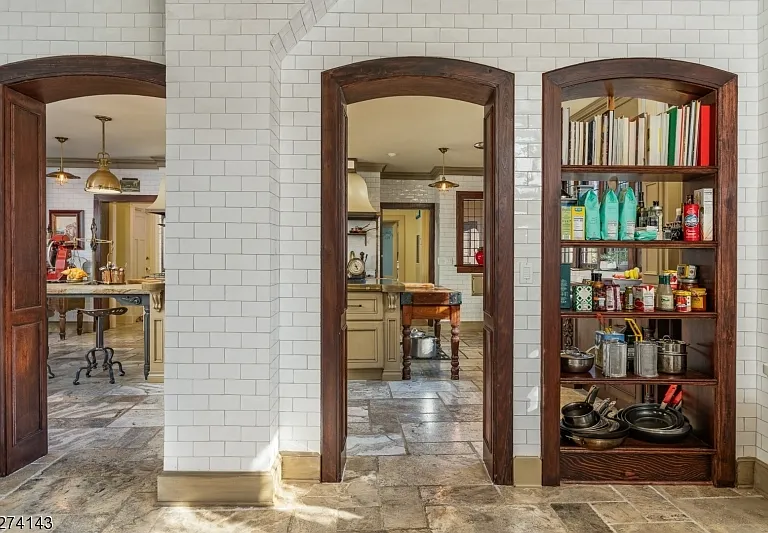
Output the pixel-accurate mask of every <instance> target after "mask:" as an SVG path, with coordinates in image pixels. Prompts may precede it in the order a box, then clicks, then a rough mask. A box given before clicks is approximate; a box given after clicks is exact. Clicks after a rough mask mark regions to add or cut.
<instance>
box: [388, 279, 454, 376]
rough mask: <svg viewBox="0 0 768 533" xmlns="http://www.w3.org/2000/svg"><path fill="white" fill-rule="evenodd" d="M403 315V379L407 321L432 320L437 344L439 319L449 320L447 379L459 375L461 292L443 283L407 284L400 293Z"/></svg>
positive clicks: (406, 367)
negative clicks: (448, 374)
mask: <svg viewBox="0 0 768 533" xmlns="http://www.w3.org/2000/svg"><path fill="white" fill-rule="evenodd" d="M400 308H401V310H402V315H403V379H411V322H412V321H413V319H414V318H415V319H427V320H434V321H435V337H436V342H437V344H438V346H440V321H441V320H445V319H449V320H450V321H451V379H459V322H460V321H461V293H460V292H459V291H454V290H453V289H446V288H445V287H431V288H429V287H424V288H421V287H420V288H411V287H408V285H406V289H405V291H404V292H402V293H401V294H400Z"/></svg>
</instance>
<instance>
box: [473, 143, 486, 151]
mask: <svg viewBox="0 0 768 533" xmlns="http://www.w3.org/2000/svg"><path fill="white" fill-rule="evenodd" d="M472 146H474V147H475V148H477V149H478V150H482V149H483V148H485V143H483V141H480V142H477V143H475V144H473V145H472Z"/></svg>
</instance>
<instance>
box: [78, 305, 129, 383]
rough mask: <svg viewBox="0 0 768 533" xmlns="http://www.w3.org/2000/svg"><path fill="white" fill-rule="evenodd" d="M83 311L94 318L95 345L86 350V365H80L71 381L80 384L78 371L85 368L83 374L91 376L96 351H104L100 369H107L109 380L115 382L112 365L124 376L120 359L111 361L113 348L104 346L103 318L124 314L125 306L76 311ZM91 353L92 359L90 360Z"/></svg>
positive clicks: (94, 366)
mask: <svg viewBox="0 0 768 533" xmlns="http://www.w3.org/2000/svg"><path fill="white" fill-rule="evenodd" d="M80 312H82V313H84V314H86V315H88V316H92V317H93V318H94V319H95V320H96V346H95V347H93V348H91V349H90V350H88V353H86V354H85V362H86V366H83V367H80V369H79V370H78V371H77V373H76V374H75V380H74V381H73V382H72V383H74V384H75V385H79V384H80V372H82V371H83V370H85V376H86V377H91V370H94V369H96V368H97V367H98V366H99V365H98V363H97V362H96V352H104V362H103V363H102V364H101V368H102V370H109V382H110V383H114V382H115V373H114V371H113V370H112V365H113V364H115V365H117V367H118V369H119V371H120V375H121V376H124V375H125V372H123V365H122V363H121V362H120V361H113V360H112V357H113V356H114V355H115V350H113V349H112V348H110V347H108V346H104V320H105V319H106V318H107V317H109V316H110V315H116V316H119V315H124V314H125V313H127V312H128V308H127V307H112V308H109V309H80V310H78V313H80ZM91 355H93V360H91Z"/></svg>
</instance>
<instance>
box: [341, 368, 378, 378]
mask: <svg viewBox="0 0 768 533" xmlns="http://www.w3.org/2000/svg"><path fill="white" fill-rule="evenodd" d="M381 374H382V369H381V368H348V369H347V379H372V380H376V381H379V380H381Z"/></svg>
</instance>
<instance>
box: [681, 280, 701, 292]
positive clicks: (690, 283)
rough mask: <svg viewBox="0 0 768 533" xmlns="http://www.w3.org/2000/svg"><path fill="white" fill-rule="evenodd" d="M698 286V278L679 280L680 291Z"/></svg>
mask: <svg viewBox="0 0 768 533" xmlns="http://www.w3.org/2000/svg"><path fill="white" fill-rule="evenodd" d="M698 286H699V280H697V279H681V280H680V290H682V291H690V290H691V289H695V288H696V287H698Z"/></svg>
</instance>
